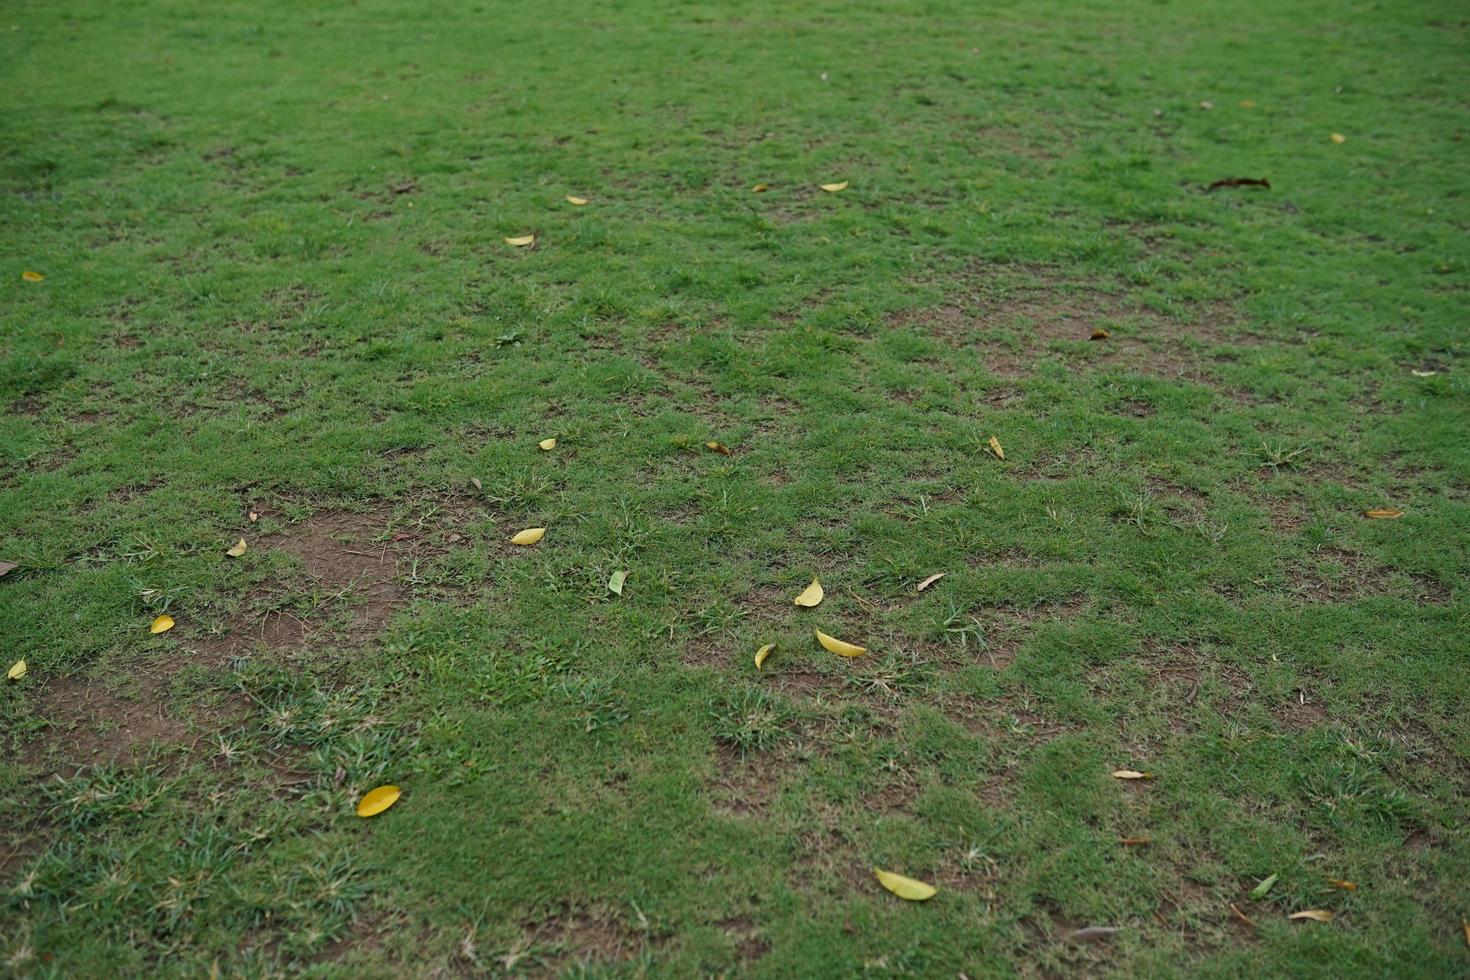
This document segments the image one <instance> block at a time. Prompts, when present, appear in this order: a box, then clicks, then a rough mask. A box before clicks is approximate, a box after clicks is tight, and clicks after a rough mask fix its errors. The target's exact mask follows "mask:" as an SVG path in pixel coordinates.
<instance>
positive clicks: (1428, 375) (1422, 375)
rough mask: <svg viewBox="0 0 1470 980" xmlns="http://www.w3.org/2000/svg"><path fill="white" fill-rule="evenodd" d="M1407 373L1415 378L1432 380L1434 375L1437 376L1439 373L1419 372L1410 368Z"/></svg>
mask: <svg viewBox="0 0 1470 980" xmlns="http://www.w3.org/2000/svg"><path fill="white" fill-rule="evenodd" d="M1409 373H1410V374H1412V375H1413V376H1414V377H1416V378H1432V377H1434V376H1435V375H1436V374H1438V373H1439V372H1438V371H1420V370H1417V369H1412V368H1411V369H1410V370H1409Z"/></svg>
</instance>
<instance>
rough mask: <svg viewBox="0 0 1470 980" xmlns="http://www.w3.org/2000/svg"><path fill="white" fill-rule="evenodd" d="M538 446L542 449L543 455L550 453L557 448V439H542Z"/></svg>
mask: <svg viewBox="0 0 1470 980" xmlns="http://www.w3.org/2000/svg"><path fill="white" fill-rule="evenodd" d="M536 445H537V446H538V447H540V449H541V451H542V452H543V453H549V452H551V451H552V450H553V449H555V448H556V440H555V439H542V440H541V441H540V442H538V443H536Z"/></svg>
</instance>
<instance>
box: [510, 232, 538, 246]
mask: <svg viewBox="0 0 1470 980" xmlns="http://www.w3.org/2000/svg"><path fill="white" fill-rule="evenodd" d="M535 241H536V236H535V235H516V236H514V237H511V238H507V239H506V240H505V244H507V245H514V246H515V247H516V248H525V247H526V246H527V245H531V244H534V243H535Z"/></svg>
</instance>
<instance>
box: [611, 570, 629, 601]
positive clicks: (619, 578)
mask: <svg viewBox="0 0 1470 980" xmlns="http://www.w3.org/2000/svg"><path fill="white" fill-rule="evenodd" d="M626 581H628V573H627V572H624V571H616V572H613V573H612V574H611V575H610V576H608V579H607V591H609V592H611V593H612V594H613V595H622V594H623V583H624V582H626Z"/></svg>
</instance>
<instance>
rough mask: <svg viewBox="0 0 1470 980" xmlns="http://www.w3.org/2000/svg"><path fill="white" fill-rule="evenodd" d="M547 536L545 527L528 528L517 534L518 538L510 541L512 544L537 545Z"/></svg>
mask: <svg viewBox="0 0 1470 980" xmlns="http://www.w3.org/2000/svg"><path fill="white" fill-rule="evenodd" d="M545 536H546V528H544V527H528V528H526V529H525V530H524V531H518V532H516V536H515V537H513V538H511V539H510V543H511V544H535V543H536V542H537V541H540V540H541V539H542V538H543V537H545Z"/></svg>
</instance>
